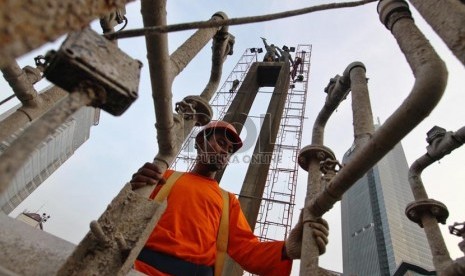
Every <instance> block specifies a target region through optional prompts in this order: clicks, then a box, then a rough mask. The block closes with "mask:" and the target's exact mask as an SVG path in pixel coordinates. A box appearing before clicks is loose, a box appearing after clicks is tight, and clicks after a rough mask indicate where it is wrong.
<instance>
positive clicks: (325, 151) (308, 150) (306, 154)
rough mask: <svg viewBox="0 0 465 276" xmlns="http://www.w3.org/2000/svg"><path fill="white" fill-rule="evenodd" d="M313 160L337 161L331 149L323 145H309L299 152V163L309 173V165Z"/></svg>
mask: <svg viewBox="0 0 465 276" xmlns="http://www.w3.org/2000/svg"><path fill="white" fill-rule="evenodd" d="M312 159H317V160H318V161H324V160H326V159H332V160H336V156H335V155H334V153H333V151H332V150H331V149H330V148H328V147H325V146H323V145H309V146H306V147H304V148H302V149H301V150H300V151H299V157H298V159H297V161H298V163H299V166H300V167H301V168H302V169H304V170H305V171H308V165H309V164H310V161H311V160H312Z"/></svg>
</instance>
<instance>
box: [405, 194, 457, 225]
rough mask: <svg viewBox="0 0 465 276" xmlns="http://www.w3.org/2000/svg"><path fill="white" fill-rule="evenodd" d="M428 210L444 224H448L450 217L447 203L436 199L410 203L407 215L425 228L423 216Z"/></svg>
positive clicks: (406, 210) (406, 211) (406, 209)
mask: <svg viewBox="0 0 465 276" xmlns="http://www.w3.org/2000/svg"><path fill="white" fill-rule="evenodd" d="M426 212H428V213H429V214H431V215H432V216H434V217H435V218H436V220H437V221H438V222H440V223H442V224H446V220H447V218H448V217H449V211H448V210H447V207H446V205H444V204H443V203H442V202H439V201H437V200H434V199H422V200H416V201H414V202H411V203H409V204H408V205H407V207H406V208H405V215H406V216H407V217H408V219H409V220H411V221H413V222H415V223H417V224H418V225H420V227H421V228H423V223H422V222H421V217H422V216H423V214H424V213H426Z"/></svg>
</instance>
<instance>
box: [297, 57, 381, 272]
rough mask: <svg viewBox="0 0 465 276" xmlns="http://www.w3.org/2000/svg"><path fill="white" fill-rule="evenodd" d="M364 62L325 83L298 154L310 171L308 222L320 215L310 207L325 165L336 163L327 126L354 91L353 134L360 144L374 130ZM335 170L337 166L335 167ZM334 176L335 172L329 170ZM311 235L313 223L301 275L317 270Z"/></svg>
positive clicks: (306, 239)
mask: <svg viewBox="0 0 465 276" xmlns="http://www.w3.org/2000/svg"><path fill="white" fill-rule="evenodd" d="M365 71H366V69H365V66H364V65H363V63H361V62H353V63H351V64H349V66H347V68H346V70H344V73H343V75H342V76H339V75H336V77H334V78H332V79H331V80H330V82H329V84H328V86H327V87H326V89H325V91H326V92H327V93H328V96H327V97H326V101H325V105H324V107H323V109H322V110H321V111H320V113H319V114H318V116H317V119H316V120H315V124H314V127H313V135H312V144H311V145H310V146H307V147H305V148H303V149H302V150H301V151H300V154H299V164H300V165H301V167H302V168H303V169H305V170H307V171H308V184H307V195H306V198H305V208H304V209H303V212H304V214H303V216H304V219H303V221H304V223H309V222H311V221H314V220H315V219H317V217H316V216H315V215H314V214H312V213H311V212H309V209H308V207H309V206H310V204H311V203H312V201H311V200H312V199H313V198H314V197H315V196H316V195H317V194H318V193H319V192H321V190H322V188H323V183H322V178H321V175H322V172H321V167H322V165H323V166H324V165H326V164H328V165H329V168H333V169H334V166H335V165H337V164H338V163H337V161H336V160H335V156H334V153H333V152H332V151H331V150H330V149H329V148H327V147H325V146H324V145H323V140H324V127H325V125H326V123H327V121H328V119H329V117H330V116H331V115H332V113H333V112H334V110H335V109H336V108H337V107H338V106H339V104H340V103H341V102H342V101H343V100H344V99H345V98H346V96H347V94H348V93H349V91H352V105H353V116H354V135H355V141H356V143H357V144H362V143H363V142H364V141H366V140H367V138H369V137H371V134H372V133H373V118H372V115H371V114H372V112H371V105H370V100H369V95H368V87H367V81H366V76H365ZM333 173H334V170H333ZM327 176H328V177H330V178H331V177H333V174H328V175H327ZM310 237H312V230H311V228H310V227H304V230H303V239H302V257H301V265H300V274H301V275H310V274H311V273H312V272H315V271H317V270H318V256H319V251H318V247H317V245H316V243H315V241H314V240H313V239H311V238H310Z"/></svg>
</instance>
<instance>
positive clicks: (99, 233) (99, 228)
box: [90, 220, 110, 246]
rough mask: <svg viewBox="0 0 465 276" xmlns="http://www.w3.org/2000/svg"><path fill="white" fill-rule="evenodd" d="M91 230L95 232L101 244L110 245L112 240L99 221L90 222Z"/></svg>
mask: <svg viewBox="0 0 465 276" xmlns="http://www.w3.org/2000/svg"><path fill="white" fill-rule="evenodd" d="M90 231H91V232H92V234H94V236H95V237H96V238H97V241H98V242H99V243H100V244H101V245H105V246H107V245H109V243H110V240H109V239H108V237H107V236H106V235H105V233H104V232H103V229H102V226H100V223H99V222H98V221H96V220H93V221H91V222H90Z"/></svg>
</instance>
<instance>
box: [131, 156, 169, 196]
mask: <svg viewBox="0 0 465 276" xmlns="http://www.w3.org/2000/svg"><path fill="white" fill-rule="evenodd" d="M130 183H131V187H132V189H133V190H137V189H139V188H141V187H143V186H147V185H156V184H158V183H160V184H163V183H165V179H164V178H163V170H162V169H161V168H160V167H158V166H157V165H155V164H153V163H149V162H147V163H145V164H144V165H143V166H142V168H140V169H139V170H138V171H137V172H136V173H135V174H133V175H132V179H131V181H130Z"/></svg>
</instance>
